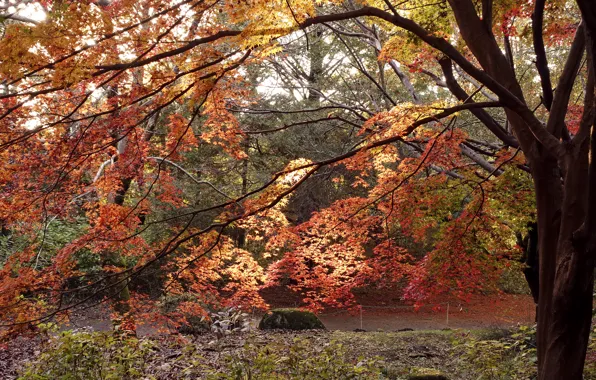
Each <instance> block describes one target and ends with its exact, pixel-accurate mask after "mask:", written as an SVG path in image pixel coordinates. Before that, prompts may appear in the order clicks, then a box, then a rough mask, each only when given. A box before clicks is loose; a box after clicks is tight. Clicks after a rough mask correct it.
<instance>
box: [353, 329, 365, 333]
mask: <svg viewBox="0 0 596 380" xmlns="http://www.w3.org/2000/svg"><path fill="white" fill-rule="evenodd" d="M352 331H354V332H366V330H364V329H354V330H352Z"/></svg>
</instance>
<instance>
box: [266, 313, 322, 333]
mask: <svg viewBox="0 0 596 380" xmlns="http://www.w3.org/2000/svg"><path fill="white" fill-rule="evenodd" d="M259 329H261V330H273V329H283V330H325V325H323V322H321V320H320V319H319V318H317V316H316V315H314V314H313V313H311V312H310V311H304V310H298V309H274V310H271V311H270V312H269V313H267V314H265V315H264V316H263V319H261V322H260V323H259Z"/></svg>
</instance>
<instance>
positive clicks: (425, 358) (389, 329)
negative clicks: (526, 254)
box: [0, 290, 535, 379]
mask: <svg viewBox="0 0 596 380" xmlns="http://www.w3.org/2000/svg"><path fill="white" fill-rule="evenodd" d="M361 297H362V298H361V299H360V300H359V301H360V302H361V304H362V305H364V307H363V308H362V312H361V313H360V310H359V309H357V310H356V311H354V312H352V313H349V312H346V311H337V310H325V311H323V312H322V313H320V314H319V318H320V319H321V320H322V321H323V323H324V324H325V326H326V327H327V329H328V331H326V332H314V331H309V332H302V333H297V332H262V331H259V330H256V329H255V330H253V331H252V332H250V333H248V334H233V335H232V336H229V337H224V339H222V340H217V343H216V346H213V341H214V340H216V339H215V338H214V337H213V336H212V335H211V334H205V335H197V336H190V337H186V338H184V339H186V340H189V341H191V342H192V344H193V345H196V346H197V347H198V348H199V351H200V352H201V355H202V356H204V357H205V358H206V359H209V360H211V359H213V360H214V361H215V362H216V361H217V359H216V358H221V357H222V355H225V354H229V353H230V352H234V350H238V349H240V348H241V347H243V346H244V345H246V343H247V342H257V343H258V345H264V344H268V343H269V342H276V341H277V342H279V341H280V340H281V341H282V342H288V344H291V343H290V342H292V341H293V340H294V339H296V338H297V337H298V338H300V337H304V338H305V339H308V340H311V341H313V342H314V344H316V345H319V343H320V344H323V345H324V344H327V343H328V342H331V341H337V342H340V343H342V344H343V345H344V346H345V347H346V348H347V354H348V356H350V357H354V358H357V357H359V356H362V355H364V356H365V357H367V358H369V357H373V356H379V357H382V358H383V360H384V361H386V362H387V363H388V365H390V367H391V368H393V369H394V370H395V371H397V372H398V373H407V372H408V371H410V370H411V368H415V367H424V368H436V369H440V370H441V371H442V372H443V373H445V374H447V375H451V376H456V377H450V378H458V379H463V378H465V377H462V374H461V373H458V369H457V366H458V363H457V360H455V359H454V358H453V357H452V355H451V354H450V353H449V352H451V351H450V350H451V347H452V342H453V341H454V339H457V338H458V337H459V336H464V335H466V334H470V331H472V332H473V333H477V332H485V331H504V329H508V330H510V331H512V330H515V328H516V327H515V326H518V325H531V324H533V323H534V311H535V309H534V304H533V301H532V298H531V297H530V296H526V295H505V294H501V295H494V296H491V297H487V296H477V297H473V298H472V299H471V300H470V301H469V302H467V303H465V304H462V303H459V302H457V301H454V300H440V302H439V301H437V302H434V303H432V304H429V305H426V306H424V307H422V308H419V309H416V308H414V307H413V306H411V305H406V304H404V303H403V302H402V301H401V300H399V298H398V297H392V296H391V295H390V294H388V293H384V294H383V293H379V294H374V293H368V294H367V295H366V296H363V295H361ZM266 300H267V301H268V302H269V303H270V304H271V306H272V307H295V306H300V304H299V303H297V300H298V298H294V297H293V296H292V295H288V294H287V292H280V291H279V290H277V291H275V290H274V291H273V294H266ZM259 318H260V315H259V313H254V314H253V326H256V324H257V323H258V320H259ZM72 327H75V328H88V329H89V328H90V329H91V330H95V331H107V330H110V329H111V323H110V321H109V319H107V314H106V312H105V310H104V311H100V310H98V309H95V310H87V311H86V312H84V313H82V314H79V315H78V317H77V318H75V319H74V320H73V326H72ZM356 329H362V330H365V331H366V332H354V330H356ZM410 329H412V330H414V331H406V330H410ZM137 332H138V335H139V336H144V337H146V338H145V339H151V340H155V341H157V342H159V343H158V346H159V347H160V351H159V355H162V354H163V355H165V356H166V357H168V358H170V357H172V358H175V357H176V349H175V348H174V349H171V348H167V347H171V343H167V344H166V343H163V342H168V341H169V340H171V339H173V337H172V336H167V335H159V334H157V333H156V330H155V329H154V328H152V327H151V326H140V327H139V329H138V331H137ZM46 339H47V338H46ZM41 345H43V339H42V338H40V337H37V338H33V339H26V338H18V339H16V340H15V341H14V342H10V343H9V344H8V345H5V346H4V347H1V348H0V379H12V378H15V377H14V376H15V371H16V370H17V369H18V368H22V365H23V363H25V362H27V361H29V360H32V359H33V358H35V357H36V356H37V355H39V353H40V350H41V348H40V347H41ZM164 347H165V348H164ZM174 347H175V345H174ZM162 351H163V352H162ZM170 351H172V352H170ZM172 355H173V356H172ZM211 356H213V358H211ZM168 360H170V359H168ZM157 361H158V362H161V363H163V362H164V358H161V359H159V358H158V359H157ZM170 361H171V363H168V365H166V366H157V367H155V368H153V369H152V370H153V371H155V373H154V374H155V375H156V378H159V379H161V378H163V379H170V378H177V377H175V376H174V377H171V376H170V375H169V374H168V373H169V371H170V370H175V368H176V366H178V365H181V363H180V362H179V361H177V360H170ZM393 369H392V370H393ZM456 374H457V375H456Z"/></svg>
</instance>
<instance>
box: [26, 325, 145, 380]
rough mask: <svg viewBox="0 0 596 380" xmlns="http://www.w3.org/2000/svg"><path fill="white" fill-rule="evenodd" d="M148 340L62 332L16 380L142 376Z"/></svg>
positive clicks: (68, 379) (101, 333)
mask: <svg viewBox="0 0 596 380" xmlns="http://www.w3.org/2000/svg"><path fill="white" fill-rule="evenodd" d="M151 350H152V344H151V343H150V342H149V341H143V340H138V339H136V338H130V337H124V336H118V335H114V334H112V333H105V332H87V331H79V332H77V331H64V332H62V333H60V335H59V336H58V337H56V338H54V339H52V340H51V341H50V343H49V345H48V347H46V349H45V350H44V351H43V353H42V354H41V355H40V356H39V357H38V358H37V360H36V361H34V362H32V363H30V364H29V365H27V366H26V368H25V369H24V371H23V372H22V374H21V376H20V377H19V380H54V379H64V380H79V379H80V380H96V379H97V380H99V379H101V380H110V379H113V380H116V379H140V378H142V377H143V373H144V371H145V366H146V364H145V363H146V358H147V356H148V355H149V353H150V352H151Z"/></svg>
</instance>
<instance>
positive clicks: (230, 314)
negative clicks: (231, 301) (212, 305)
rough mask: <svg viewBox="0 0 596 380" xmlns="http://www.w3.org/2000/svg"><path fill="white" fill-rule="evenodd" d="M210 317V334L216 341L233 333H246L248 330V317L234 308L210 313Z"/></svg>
mask: <svg viewBox="0 0 596 380" xmlns="http://www.w3.org/2000/svg"><path fill="white" fill-rule="evenodd" d="M210 317H211V332H213V333H214V334H215V335H216V336H217V338H218V339H220V338H222V337H223V336H225V335H229V334H231V333H233V332H246V331H249V330H250V318H249V315H248V314H247V313H245V312H243V311H242V310H240V309H237V308H234V307H231V308H228V309H224V310H222V311H219V312H216V313H212V314H211V315H210Z"/></svg>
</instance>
